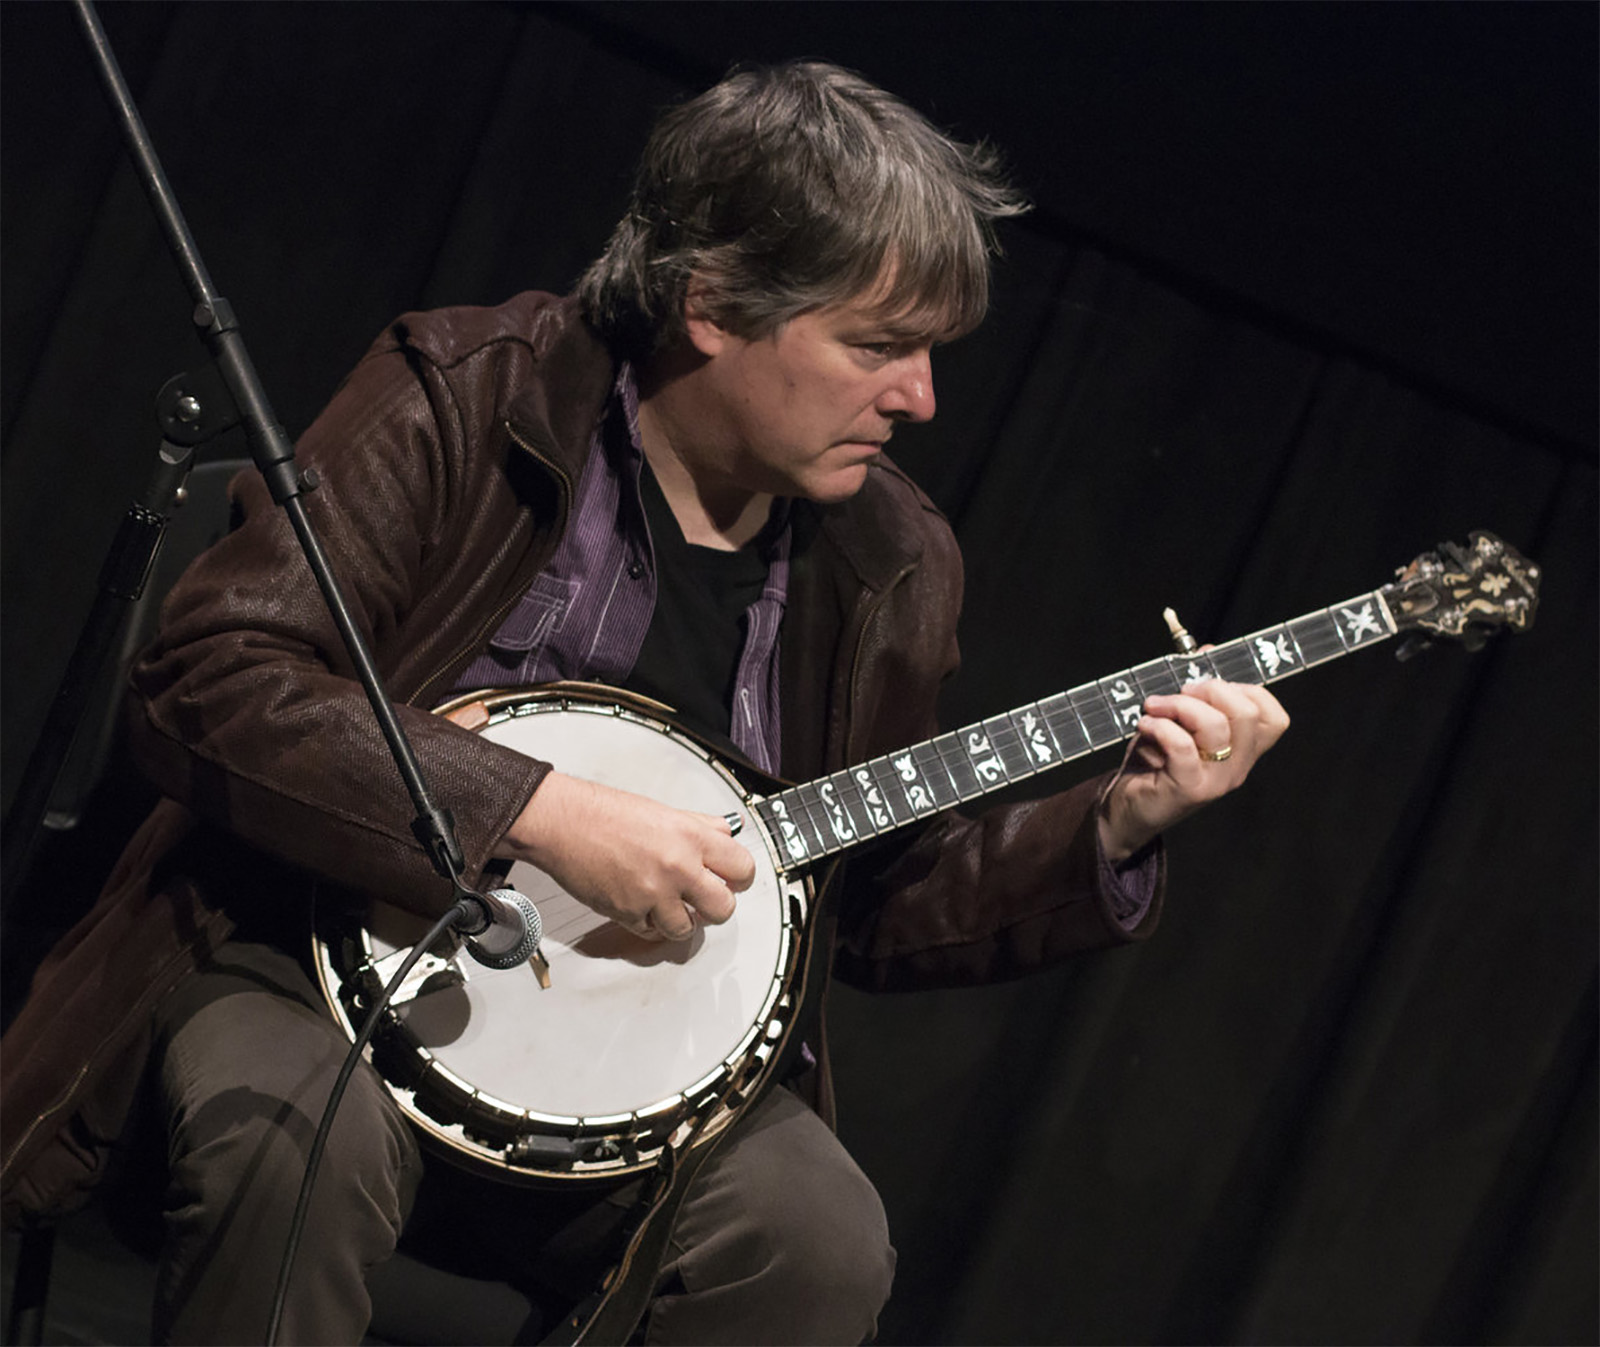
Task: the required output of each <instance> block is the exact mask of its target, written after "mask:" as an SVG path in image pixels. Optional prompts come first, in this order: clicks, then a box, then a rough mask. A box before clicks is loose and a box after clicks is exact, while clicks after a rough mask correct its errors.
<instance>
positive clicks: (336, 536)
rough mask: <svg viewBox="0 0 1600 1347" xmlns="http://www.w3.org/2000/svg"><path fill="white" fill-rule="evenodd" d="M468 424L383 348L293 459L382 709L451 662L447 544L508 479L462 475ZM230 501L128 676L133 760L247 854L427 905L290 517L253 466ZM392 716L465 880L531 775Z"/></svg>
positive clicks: (363, 713)
mask: <svg viewBox="0 0 1600 1347" xmlns="http://www.w3.org/2000/svg"><path fill="white" fill-rule="evenodd" d="M474 414H475V413H472V411H471V409H467V408H463V407H462V406H461V405H459V399H457V398H455V397H454V396H453V393H452V386H451V383H450V381H449V380H448V379H447V378H446V377H445V374H444V373H442V372H441V371H439V370H438V369H436V368H433V367H430V366H428V365H427V362H426V361H424V360H421V359H420V358H418V357H417V356H416V355H415V353H414V352H409V351H407V350H406V349H405V348H404V347H403V344H402V343H400V342H397V341H392V340H391V341H389V342H387V343H385V342H382V341H380V343H379V345H378V346H376V347H375V348H374V350H373V351H372V352H371V353H369V354H368V356H367V358H366V359H365V360H363V362H362V363H361V364H360V365H359V366H358V367H357V368H356V370H355V371H354V373H353V374H352V375H351V376H350V377H349V379H347V381H346V382H345V384H344V385H343V387H342V388H341V389H340V391H339V392H338V393H337V394H336V396H335V397H334V399H333V401H332V402H331V403H330V404H329V406H328V408H327V410H326V411H325V412H324V413H323V414H322V416H321V417H319V418H318V420H317V421H316V422H315V423H314V424H313V426H312V427H311V428H310V429H309V430H308V431H307V433H306V434H305V436H304V437H303V438H302V440H301V442H300V445H299V447H298V450H297V460H298V462H299V464H300V465H301V467H302V468H310V469H312V470H314V472H315V473H316V474H317V477H318V479H319V481H318V484H317V486H316V487H315V489H314V490H313V491H311V492H310V493H309V494H308V495H307V496H306V497H304V499H305V500H306V504H307V512H308V514H309V516H310V518H311V520H312V522H313V524H314V526H315V529H316V532H317V534H318V536H319V537H320V538H321V540H322V543H323V545H324V548H325V550H326V553H327V555H328V557H329V560H330V562H331V564H332V567H333V570H334V572H335V574H336V576H337V577H338V579H339V581H340V584H341V586H342V588H343V591H344V594H345V597H346V599H347V601H348V603H349V606H350V609H351V611H352V614H353V617H354V620H355V622H356V625H357V626H358V627H359V628H360V630H361V631H362V632H363V634H364V635H365V636H366V638H367V640H368V642H369V643H370V645H371V648H372V650H373V653H374V659H375V662H376V664H377V667H378V671H379V673H380V675H381V676H382V677H383V678H384V679H385V680H386V681H387V682H388V683H389V691H390V695H391V697H394V698H397V699H399V698H404V697H405V696H408V695H412V694H414V693H415V692H416V690H417V689H418V688H419V687H420V686H421V685H423V684H424V683H425V682H426V680H427V679H428V678H429V677H430V676H437V675H438V674H439V672H440V666H441V665H443V664H445V663H448V661H449V647H448V642H449V641H451V640H459V639H460V636H459V631H460V629H461V616H460V613H459V611H458V609H459V604H456V605H455V606H452V604H451V603H450V602H449V601H448V600H447V598H446V597H445V595H446V594H447V593H448V590H449V588H450V583H453V582H454V581H455V580H456V579H457V578H458V577H456V576H455V575H454V574H453V572H452V570H451V568H452V567H458V566H459V565H460V564H461V563H460V561H459V559H457V554H458V553H459V552H460V550H461V547H460V542H459V540H460V539H461V538H462V537H465V536H468V530H470V529H472V528H473V526H474V524H475V522H478V521H476V520H475V518H474V511H475V510H477V509H481V496H482V493H483V492H484V491H486V490H509V487H507V486H505V485H504V478H505V477H506V474H505V472H504V471H503V465H502V469H501V470H500V471H498V472H496V473H493V474H490V473H489V472H488V471H486V470H485V469H484V468H483V467H482V466H481V462H480V463H478V465H477V466H475V459H476V460H481V459H482V458H483V456H484V453H485V451H484V450H483V449H482V448H481V447H480V446H479V445H477V444H475V443H474V441H475V440H481V439H482V437H483V436H484V435H491V437H492V432H493V430H494V426H493V424H492V421H491V422H490V424H487V425H484V424H480V425H473V424H471V420H472V416H473V415H474ZM478 415H479V419H480V420H483V419H485V417H484V416H483V415H482V414H478ZM502 449H503V444H502ZM491 477H492V478H493V479H495V480H497V481H498V482H499V484H498V485H494V486H491V485H489V483H490V480H491ZM232 490H233V492H234V497H235V500H234V503H235V507H236V512H237V514H238V515H239V516H240V518H241V522H240V523H239V526H238V527H237V528H236V529H235V530H234V531H233V532H232V533H230V534H229V535H228V536H227V537H226V538H224V539H223V540H222V541H221V542H219V543H218V544H217V545H216V546H215V547H214V548H212V549H211V550H210V551H209V552H207V553H206V554H205V555H203V556H202V557H201V558H200V559H199V560H198V561H197V562H196V563H195V564H194V565H193V566H191V567H190V568H189V570H188V571H187V572H186V573H185V575H184V576H183V578H182V579H181V580H180V581H179V583H178V584H177V586H176V587H175V588H174V589H173V591H172V592H171V594H170V595H169V596H168V598H167V600H166V602H165V604H164V606H163V610H162V624H161V632H160V635H159V637H158V638H157V640H156V641H155V643H154V645H153V646H152V647H151V648H150V649H149V650H148V651H147V652H146V653H145V654H144V655H143V657H142V658H141V659H140V660H139V662H138V663H137V665H136V666H135V668H134V670H133V673H132V683H133V687H134V690H135V692H136V694H137V701H136V705H135V708H134V715H133V735H132V739H133V747H134V752H135V754H136V756H137V757H138V759H139V761H140V764H141V766H142V767H143V768H144V770H145V771H146V772H147V773H148V774H149V776H150V777H151V778H152V780H154V782H155V783H156V784H157V785H158V786H159V787H160V789H161V790H162V791H163V792H165V793H166V794H167V795H169V796H170V797H172V798H174V799H176V800H178V801H180V802H181V803H183V804H185V805H187V806H188V807H190V808H191V809H192V810H193V811H195V812H196V813H197V814H199V815H200V816H201V817H202V818H204V819H206V820H209V821H210V822H212V823H214V824H217V825H219V826H221V827H222V828H224V829H226V830H228V831H229V832H231V833H233V834H234V835H236V836H238V837H240V838H242V839H243V840H244V841H246V842H248V843H250V844H252V845H254V846H256V847H259V848H262V849H263V850H265V851H267V852H269V853H271V854H273V855H275V856H277V857H280V858H282V859H285V860H287V861H289V862H291V863H293V864H296V865H299V866H303V867H306V868H308V869H311V870H314V871H317V872H319V873H321V874H323V875H326V876H329V877H331V878H333V879H335V880H337V881H339V882H340V883H344V884H348V885H352V886H354V887H357V888H360V889H363V890H366V891H368V892H372V893H376V894H378V895H380V896H382V897H384V898H386V899H388V900H389V901H391V902H395V903H398V904H400V905H402V906H405V907H408V908H411V909H413V910H416V911H420V912H424V913H431V912H441V911H443V909H444V908H445V906H447V904H448V902H449V900H450V897H451V895H450V891H449V887H448V885H446V884H444V883H443V882H442V881H441V880H440V879H439V878H438V877H437V876H436V875H435V874H434V871H433V868H432V866H431V864H430V863H429V861H428V860H427V858H426V857H425V856H424V854H423V853H422V851H421V849H420V847H419V845H418V843H417V842H416V840H415V839H414V837H413V835H412V831H411V820H412V817H413V814H414V810H413V808H412V805H411V801H410V797H409V795H408V794H407V792H406V790H405V788H404V786H403V784H402V781H401V778H400V776H399V773H398V772H397V770H396V768H395V766H394V764H393V762H392V760H391V758H390V755H389V752H388V749H387V747H386V745H385V743H384V740H383V738H382V736H381V733H380V731H379V728H378V724H377V720H376V718H375V716H374V713H373V710H372V708H371V707H370V706H369V704H368V702H367V699H366V696H365V693H364V691H363V689H362V687H361V685H360V684H359V683H358V682H357V681H355V678H354V672H353V666H352V664H351V661H350V659H349V657H348V656H347V654H346V652H345V649H344V646H343V643H342V642H341V641H340V639H339V638H338V636H337V634H336V631H335V628H334V626H333V624H332V621H331V619H330V618H329V616H328V614H327V610H326V607H325V605H324V602H323V599H322V597H321V594H320V592H319V590H318V588H317V586H316V584H315V583H314V581H313V579H312V577H311V573H310V570H309V567H308V566H307V564H306V561H305V559H304V556H303V555H302V553H301V550H300V546H299V544H298V542H297V540H296V538H295V537H294V534H293V531H292V529H291V528H290V526H289V523H288V521H287V518H286V516H285V514H284V512H283V510H282V509H280V508H279V507H277V506H276V505H274V504H273V502H272V501H271V500H270V498H269V497H268V494H267V492H266V489H265V487H264V485H263V484H262V482H261V480H260V478H259V475H258V474H257V473H256V472H255V471H254V470H253V469H251V470H248V471H246V472H245V473H242V474H241V475H240V476H239V477H238V478H237V479H236V480H235V482H234V483H233V488H232ZM453 541H454V542H455V544H456V545H455V546H452V542H453ZM510 569H515V568H508V567H504V566H502V567H500V570H501V572H502V573H504V572H505V571H507V570H510ZM479 583H480V585H481V583H482V582H481V580H480V581H479ZM419 652H420V653H419ZM429 665H431V666H432V667H428V666H429ZM396 710H397V713H398V716H399V719H400V721H401V724H402V725H403V726H404V728H405V730H406V732H407V734H408V735H409V736H410V739H411V742H412V744H413V745H414V747H415V749H416V752H417V755H418V758H419V760H420V762H421V765H422V769H423V773H424V776H425V778H426V780H427V781H428V783H429V785H430V787H431V790H432V793H433V795H434V797H435V799H436V800H437V801H438V802H439V803H440V804H443V805H445V806H446V807H448V808H449V809H450V810H451V811H452V813H453V814H454V817H455V822H456V825H457V829H458V832H459V838H460V842H461V845H462V848H463V851H464V853H465V858H466V871H467V875H468V876H469V877H471V876H473V875H475V874H476V873H477V872H478V871H479V870H481V868H482V867H483V865H484V864H485V862H486V861H487V859H488V856H489V851H490V848H491V847H492V846H493V845H494V843H495V842H496V841H497V840H498V838H499V837H500V836H501V834H502V833H503V832H504V831H505V829H506V828H507V827H508V826H509V825H510V823H511V822H512V820H513V819H514V818H515V817H516V815H517V813H518V811H519V810H520V809H521V808H522V806H523V805H524V804H525V803H526V801H527V799H528V797H529V796H530V794H531V793H532V791H533V789H534V787H535V786H536V785H537V783H538V782H539V780H540V779H542V776H543V773H544V771H545V770H547V769H546V767H545V766H544V765H543V764H541V763H537V762H533V761H531V760H529V759H527V758H525V757H523V756H522V755H520V754H517V753H514V752H511V751H510V750H507V749H503V748H500V747H497V746H496V745H494V744H491V743H489V742H488V741H486V740H484V739H481V738H480V737H479V736H477V735H473V734H470V733H467V732H466V731H464V730H461V729H459V728H457V727H456V726H454V725H452V724H450V723H448V722H447V721H445V720H444V719H443V718H442V717H437V716H433V715H430V714H428V713H426V712H425V711H423V710H419V709H416V708H413V707H410V706H406V705H397V706H396Z"/></svg>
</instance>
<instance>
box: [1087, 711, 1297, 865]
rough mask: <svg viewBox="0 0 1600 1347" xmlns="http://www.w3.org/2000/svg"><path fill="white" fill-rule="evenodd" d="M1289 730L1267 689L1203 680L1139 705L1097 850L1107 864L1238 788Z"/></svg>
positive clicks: (1104, 811)
mask: <svg viewBox="0 0 1600 1347" xmlns="http://www.w3.org/2000/svg"><path fill="white" fill-rule="evenodd" d="M1288 728H1289V715H1288V712H1286V711H1285V710H1284V709H1283V707H1282V705H1281V704H1280V703H1279V701H1278V699H1277V698H1276V697H1274V696H1273V695H1272V694H1271V693H1270V692H1268V691H1267V690H1266V689H1265V688H1262V687H1255V686H1253V685H1251V684H1248V683H1224V682H1221V681H1219V680H1215V679H1208V680H1207V681H1205V682H1201V683H1188V684H1185V685H1184V687H1183V689H1182V691H1180V692H1179V693H1177V694H1176V695H1175V696H1162V697H1151V698H1149V699H1148V700H1147V701H1146V702H1145V704H1144V715H1143V717H1141V719H1140V721H1139V725H1138V734H1137V737H1136V738H1135V739H1134V741H1133V744H1132V745H1131V746H1130V748H1129V749H1128V756H1127V759H1126V760H1125V761H1124V763H1123V767H1122V771H1121V773H1120V774H1119V775H1118V777H1117V779H1116V780H1115V782H1114V783H1113V784H1112V786H1111V788H1110V790H1108V791H1107V792H1106V795H1105V798H1104V800H1103V801H1102V802H1101V806H1100V845H1101V847H1102V848H1103V849H1104V851H1105V854H1106V858H1107V859H1108V860H1110V861H1111V862H1112V863H1113V864H1115V863H1116V862H1118V861H1122V860H1126V859H1127V858H1128V857H1129V856H1131V855H1133V853H1134V852H1136V851H1138V850H1139V849H1140V848H1141V847H1143V846H1145V845H1147V844H1148V843H1149V842H1151V841H1152V840H1154V838H1155V836H1156V834H1158V833H1160V832H1162V831H1164V830H1165V829H1167V828H1169V827H1171V826H1172V824H1174V823H1176V822H1177V821H1178V820H1179V819H1181V818H1184V817H1186V816H1187V815H1189V814H1192V813H1193V812H1194V811H1195V810H1196V809H1198V808H1200V806H1201V805H1203V804H1207V803H1209V802H1210V801H1212V800H1215V799H1217V798H1219V797H1220V796H1223V795H1226V794H1227V793H1228V792H1229V791H1231V790H1235V789H1237V788H1238V787H1239V786H1241V785H1243V784H1244V779H1245V778H1246V777H1247V776H1249V775H1250V769H1251V768H1253V767H1254V766H1255V765H1256V763H1257V762H1258V761H1259V760H1260V758H1261V755H1262V754H1263V753H1265V752H1266V751H1267V750H1268V749H1269V748H1271V747H1272V746H1273V745H1274V744H1275V743H1277V742H1278V739H1279V736H1281V735H1282V734H1283V732H1284V731H1285V730H1286V729H1288Z"/></svg>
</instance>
